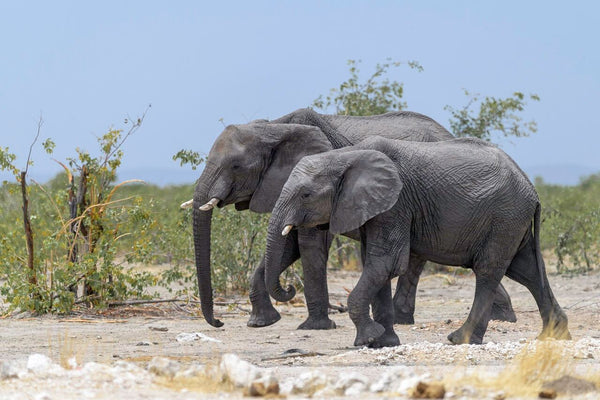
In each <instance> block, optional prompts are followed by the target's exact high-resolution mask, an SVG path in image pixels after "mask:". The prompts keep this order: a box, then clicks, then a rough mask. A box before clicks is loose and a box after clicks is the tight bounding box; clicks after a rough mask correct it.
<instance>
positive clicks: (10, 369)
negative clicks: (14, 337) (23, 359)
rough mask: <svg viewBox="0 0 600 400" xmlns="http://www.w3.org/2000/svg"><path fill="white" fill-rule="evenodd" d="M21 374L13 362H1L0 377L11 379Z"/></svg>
mask: <svg viewBox="0 0 600 400" xmlns="http://www.w3.org/2000/svg"><path fill="white" fill-rule="evenodd" d="M18 376H19V371H17V368H16V367H15V365H14V364H13V363H12V362H9V361H2V364H0V379H2V380H4V379H11V378H16V377H18Z"/></svg>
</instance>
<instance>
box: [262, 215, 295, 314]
mask: <svg viewBox="0 0 600 400" xmlns="http://www.w3.org/2000/svg"><path fill="white" fill-rule="evenodd" d="M277 221H279V219H278V218H277V216H276V214H275V213H274V214H273V216H272V217H271V221H270V222H269V230H268V236H267V248H266V251H265V285H266V287H267V290H268V291H269V294H270V295H271V297H273V298H274V299H275V300H277V301H283V302H285V301H290V300H291V299H292V298H293V297H294V296H295V295H296V289H295V288H294V287H293V286H292V285H288V287H287V289H284V288H283V287H282V286H281V283H280V282H279V276H280V275H281V273H282V272H283V271H284V270H285V269H286V268H287V267H288V266H287V265H285V264H286V263H284V262H283V260H284V259H287V258H288V257H285V253H286V251H288V252H289V251H293V241H294V240H296V236H297V231H292V232H290V233H289V234H288V235H286V236H282V235H281V233H282V229H283V225H282V224H280V223H278V222H277Z"/></svg>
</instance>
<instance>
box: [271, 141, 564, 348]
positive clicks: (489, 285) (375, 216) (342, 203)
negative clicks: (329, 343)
mask: <svg viewBox="0 0 600 400" xmlns="http://www.w3.org/2000/svg"><path fill="white" fill-rule="evenodd" d="M540 210H541V207H540V202H539V198H538V195H537V193H536V191H535V188H534V187H533V185H532V184H531V182H530V181H529V179H528V178H527V176H526V175H525V174H524V173H523V172H522V171H521V169H520V168H519V167H518V166H517V165H516V163H515V162H514V161H513V160H512V159H511V158H510V157H509V156H508V155H507V154H506V153H504V152H503V151H502V150H500V149H499V148H498V147H496V146H494V145H491V144H488V143H487V142H485V141H482V140H478V139H453V140H448V141H443V142H430V143H421V142H407V141H397V140H389V139H386V138H380V137H371V138H368V139H365V140H364V141H362V142H361V143H359V144H357V145H355V146H351V147H347V148H343V149H337V150H333V151H329V152H325V153H320V154H316V155H311V156H307V157H304V158H303V159H302V160H300V162H299V163H298V164H297V165H296V166H295V167H294V169H293V170H292V172H291V174H290V176H289V178H288V180H287V182H286V183H285V185H284V186H283V189H282V191H281V195H280V197H279V199H278V200H277V203H276V204H275V207H274V209H273V211H272V214H271V218H270V220H269V228H268V236H267V250H266V254H265V280H266V283H265V284H266V286H267V289H268V290H269V293H270V295H271V296H272V297H273V298H275V299H276V300H279V301H288V300H290V298H291V297H293V296H294V294H295V290H294V288H293V287H292V286H291V285H290V286H288V288H287V289H284V288H283V287H282V286H281V284H280V281H279V272H280V271H279V261H280V260H281V258H282V256H283V253H284V250H285V246H286V244H287V242H288V241H289V240H290V239H289V234H290V232H293V231H295V230H296V229H306V228H315V229H328V230H329V231H330V232H331V233H333V234H341V233H344V232H348V231H352V230H355V229H359V230H360V240H361V256H362V259H363V272H362V274H361V276H360V279H359V281H358V283H357V284H356V286H355V288H354V289H353V290H352V292H351V293H350V295H349V297H348V312H349V316H350V319H351V320H352V322H353V323H354V325H355V326H356V330H357V333H356V339H355V341H354V345H355V346H363V345H368V346H372V347H383V346H396V345H398V344H399V343H400V342H399V339H398V336H397V335H396V333H395V332H394V329H393V323H394V308H393V304H392V296H391V286H390V280H391V279H392V278H393V277H394V276H397V275H402V274H403V273H404V272H405V271H406V270H407V269H410V268H411V267H412V265H411V264H412V263H413V262H414V257H418V259H426V260H431V261H434V262H437V263H441V264H445V265H461V266H466V267H468V268H471V269H472V270H473V271H474V273H475V277H476V288H475V298H474V300H473V306H472V308H471V311H470V314H469V316H468V318H467V320H466V321H465V322H464V324H463V325H462V326H461V327H460V328H459V329H458V330H456V331H455V332H453V333H451V334H450V335H449V336H448V339H449V340H450V341H451V342H452V343H454V344H460V343H472V344H481V343H482V341H483V336H484V334H485V331H486V329H487V325H488V321H489V319H490V318H489V317H490V312H491V306H492V304H491V303H492V301H491V299H492V294H493V293H494V290H495V289H496V288H497V286H498V285H499V283H500V280H501V279H502V277H503V276H504V275H506V276H508V277H509V278H511V279H513V280H515V281H517V282H519V283H521V284H523V285H524V286H526V287H527V289H529V291H530V292H531V294H532V295H533V297H534V298H535V301H536V302H537V305H538V308H539V311H540V314H541V316H542V321H543V329H542V333H541V334H540V338H545V337H553V338H557V339H569V338H570V333H569V330H568V320H567V316H566V315H565V313H564V312H563V311H562V309H561V308H560V306H559V304H558V302H557V301H556V299H555V298H554V295H553V294H552V290H551V289H550V285H549V284H548V280H547V276H546V272H545V265H544V260H543V259H542V255H541V252H540V246H539V227H540ZM532 221H533V230H532ZM282 235H283V237H282ZM369 305H371V306H372V311H373V317H374V320H373V319H371V317H370V314H369Z"/></svg>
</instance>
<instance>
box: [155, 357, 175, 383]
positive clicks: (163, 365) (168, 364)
mask: <svg viewBox="0 0 600 400" xmlns="http://www.w3.org/2000/svg"><path fill="white" fill-rule="evenodd" d="M180 369H181V364H179V363H178V362H177V361H174V360H171V359H169V358H166V357H154V358H153V359H152V360H151V361H150V363H148V371H150V372H152V373H153V374H155V375H157V376H166V377H168V378H173V377H174V376H175V374H176V373H177V372H179V370H180Z"/></svg>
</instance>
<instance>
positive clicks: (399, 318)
mask: <svg viewBox="0 0 600 400" xmlns="http://www.w3.org/2000/svg"><path fill="white" fill-rule="evenodd" d="M414 323H415V317H414V315H413V314H412V313H403V312H400V311H394V324H400V325H413V324H414Z"/></svg>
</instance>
